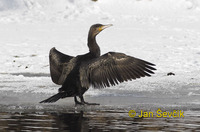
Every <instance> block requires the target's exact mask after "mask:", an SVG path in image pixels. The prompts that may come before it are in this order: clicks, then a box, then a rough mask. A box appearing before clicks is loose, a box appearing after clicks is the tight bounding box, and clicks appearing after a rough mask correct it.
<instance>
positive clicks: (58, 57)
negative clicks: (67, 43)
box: [49, 48, 73, 85]
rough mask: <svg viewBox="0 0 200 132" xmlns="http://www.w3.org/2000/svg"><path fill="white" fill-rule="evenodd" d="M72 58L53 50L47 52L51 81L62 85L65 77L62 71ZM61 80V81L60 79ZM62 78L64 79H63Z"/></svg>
mask: <svg viewBox="0 0 200 132" xmlns="http://www.w3.org/2000/svg"><path fill="white" fill-rule="evenodd" d="M72 58H73V57H72V56H68V55H65V54H63V53H61V52H59V51H58V50H56V49H55V48H52V49H51V50H50V52H49V64H50V73H51V79H52V81H53V82H54V83H56V84H59V85H62V84H63V80H65V77H66V76H67V75H63V69H65V67H67V65H68V63H69V61H70V60H71V59H72ZM61 78H62V79H61ZM63 78H64V79H63Z"/></svg>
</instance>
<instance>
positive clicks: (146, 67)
mask: <svg viewBox="0 0 200 132" xmlns="http://www.w3.org/2000/svg"><path fill="white" fill-rule="evenodd" d="M110 26H112V24H109V25H102V24H95V25H92V26H91V28H90V30H89V34H88V47H89V53H87V54H84V55H78V56H76V57H73V56H69V55H65V54H63V53H61V52H59V51H57V50H56V49H55V48H52V49H51V50H50V54H49V61H50V72H51V78H52V80H53V82H54V83H56V84H59V85H62V87H61V88H60V89H59V92H58V93H57V94H56V95H53V96H52V97H50V98H48V99H46V100H44V101H41V102H40V103H51V102H56V101H57V100H59V99H61V98H65V97H74V101H75V104H81V105H84V104H90V105H97V104H96V103H87V102H85V101H84V98H83V94H84V93H85V92H86V91H87V90H88V89H89V87H90V86H93V87H94V88H104V87H110V86H113V85H116V84H119V83H121V82H124V81H128V80H133V79H136V78H140V77H145V76H151V75H150V74H154V72H153V70H156V69H155V68H153V66H155V65H154V64H152V63H150V62H147V61H144V60H141V59H138V58H135V57H131V56H128V55H126V54H123V53H117V52H108V53H106V54H104V55H102V56H100V48H99V46H98V44H97V42H96V36H97V34H99V33H100V32H101V31H102V30H104V29H105V28H108V27H110ZM76 96H78V97H79V98H80V102H79V101H78V100H77V97H76Z"/></svg>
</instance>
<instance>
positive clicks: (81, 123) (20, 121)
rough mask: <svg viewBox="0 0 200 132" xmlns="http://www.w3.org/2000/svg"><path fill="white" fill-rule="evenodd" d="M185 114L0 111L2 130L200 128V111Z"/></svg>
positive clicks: (119, 131) (77, 131)
mask: <svg viewBox="0 0 200 132" xmlns="http://www.w3.org/2000/svg"><path fill="white" fill-rule="evenodd" d="M184 116H185V117H184V118H154V117H153V118H139V117H134V118H131V117H129V116H128V111H124V110H95V111H86V112H84V111H82V110H81V111H79V112H74V111H65V112H53V111H46V112H1V113H0V131H1V132H7V131H10V132H12V131H13V132H14V131H20V132H28V131H38V132H40V131H42V132H48V131H52V132H62V131H72V132H80V131H82V132H85V131H86V132H102V131H113V132H127V131H139V130H142V131H200V113H199V111H185V113H184Z"/></svg>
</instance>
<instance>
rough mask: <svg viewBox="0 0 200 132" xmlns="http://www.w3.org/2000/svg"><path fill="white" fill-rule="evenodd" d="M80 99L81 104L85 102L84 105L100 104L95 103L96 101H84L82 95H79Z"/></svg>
mask: <svg viewBox="0 0 200 132" xmlns="http://www.w3.org/2000/svg"><path fill="white" fill-rule="evenodd" d="M79 97H80V99H81V103H82V104H86V105H100V104H97V103H88V102H85V100H84V98H83V96H79Z"/></svg>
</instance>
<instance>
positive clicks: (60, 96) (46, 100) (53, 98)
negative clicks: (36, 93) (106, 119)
mask: <svg viewBox="0 0 200 132" xmlns="http://www.w3.org/2000/svg"><path fill="white" fill-rule="evenodd" d="M64 97H66V93H65V92H62V93H57V94H55V95H53V96H51V97H50V98H48V99H45V100H43V101H41V102H40V103H53V102H56V101H58V100H59V99H60V98H64Z"/></svg>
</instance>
